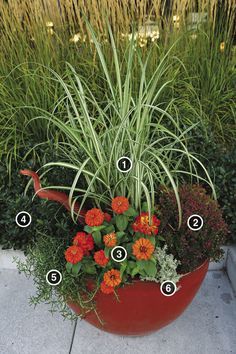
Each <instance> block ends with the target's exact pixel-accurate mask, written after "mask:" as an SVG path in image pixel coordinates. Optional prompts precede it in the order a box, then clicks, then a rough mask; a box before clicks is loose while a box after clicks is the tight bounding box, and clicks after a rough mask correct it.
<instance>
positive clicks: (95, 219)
mask: <svg viewBox="0 0 236 354" xmlns="http://www.w3.org/2000/svg"><path fill="white" fill-rule="evenodd" d="M103 221H104V214H103V212H102V211H101V210H100V209H98V208H93V209H90V210H89V211H87V213H86V214H85V222H86V224H87V225H88V226H91V227H93V226H100V225H102V223H103Z"/></svg>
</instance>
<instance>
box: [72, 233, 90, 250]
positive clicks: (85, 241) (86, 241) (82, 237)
mask: <svg viewBox="0 0 236 354" xmlns="http://www.w3.org/2000/svg"><path fill="white" fill-rule="evenodd" d="M73 245H75V246H79V247H81V248H82V249H83V251H84V253H85V254H86V255H88V254H89V251H91V250H92V249H93V248H94V241H93V237H92V235H90V234H88V235H87V234H86V233H85V232H77V234H76V235H75V237H74V239H73Z"/></svg>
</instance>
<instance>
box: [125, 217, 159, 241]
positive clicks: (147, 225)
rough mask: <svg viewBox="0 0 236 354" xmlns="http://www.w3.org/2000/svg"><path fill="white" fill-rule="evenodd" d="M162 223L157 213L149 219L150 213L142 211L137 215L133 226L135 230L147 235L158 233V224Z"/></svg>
mask: <svg viewBox="0 0 236 354" xmlns="http://www.w3.org/2000/svg"><path fill="white" fill-rule="evenodd" d="M160 223H161V222H160V220H159V219H157V217H156V216H155V215H152V216H151V220H149V214H148V213H145V212H142V213H141V214H140V215H139V216H137V217H136V219H135V222H134V224H133V225H132V228H133V230H134V231H135V232H141V233H143V234H145V235H149V236H150V235H151V234H154V235H157V233H158V226H159V225H160Z"/></svg>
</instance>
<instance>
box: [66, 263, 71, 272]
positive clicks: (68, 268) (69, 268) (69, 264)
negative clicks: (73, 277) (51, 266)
mask: <svg viewBox="0 0 236 354" xmlns="http://www.w3.org/2000/svg"><path fill="white" fill-rule="evenodd" d="M72 266H73V264H72V263H70V262H67V263H66V270H67V272H68V273H70V272H71V268H72Z"/></svg>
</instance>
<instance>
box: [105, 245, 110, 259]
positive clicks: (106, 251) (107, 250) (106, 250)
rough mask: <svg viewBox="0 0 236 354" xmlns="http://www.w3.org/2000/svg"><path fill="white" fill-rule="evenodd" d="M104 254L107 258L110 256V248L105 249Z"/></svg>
mask: <svg viewBox="0 0 236 354" xmlns="http://www.w3.org/2000/svg"><path fill="white" fill-rule="evenodd" d="M104 253H105V256H106V257H107V258H108V257H109V256H110V248H109V247H105V249H104Z"/></svg>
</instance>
